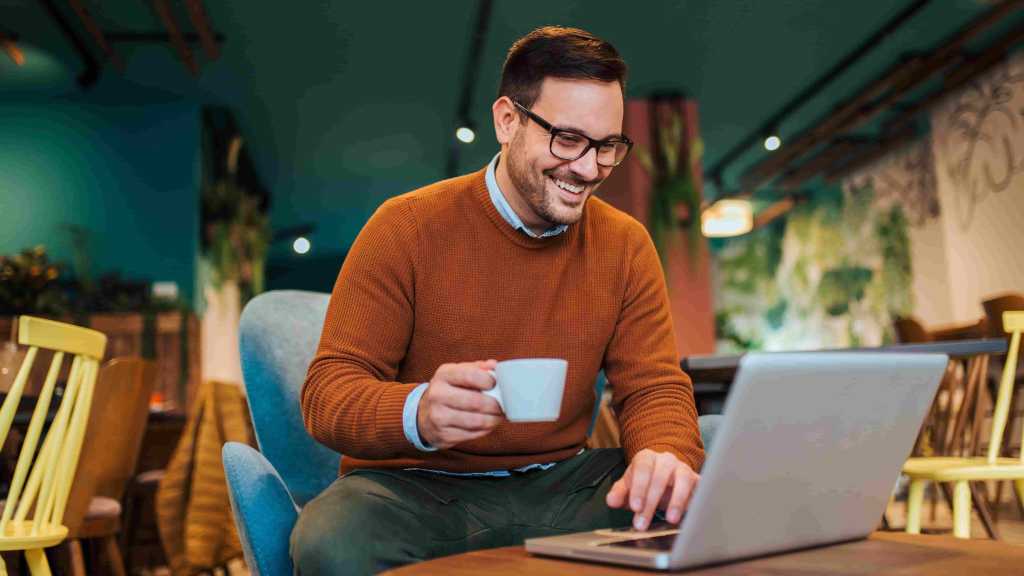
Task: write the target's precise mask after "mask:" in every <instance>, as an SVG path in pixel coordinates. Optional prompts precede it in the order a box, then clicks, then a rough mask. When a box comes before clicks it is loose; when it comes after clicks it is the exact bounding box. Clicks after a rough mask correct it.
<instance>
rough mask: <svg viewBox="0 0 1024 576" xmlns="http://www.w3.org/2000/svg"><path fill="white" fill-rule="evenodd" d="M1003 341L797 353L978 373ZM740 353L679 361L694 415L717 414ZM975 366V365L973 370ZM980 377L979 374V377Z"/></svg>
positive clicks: (1002, 346)
mask: <svg viewBox="0 0 1024 576" xmlns="http://www.w3.org/2000/svg"><path fill="white" fill-rule="evenodd" d="M1006 348H1007V344H1006V340H1005V339H1003V338H983V339H978V340H953V341H948V342H932V343H928V344H896V345H892V346H880V347H876V348H839V349H831V350H806V351H799V352H801V353H815V352H902V353H917V354H929V353H930V354H947V355H948V356H949V358H950V360H951V361H958V362H964V363H967V364H971V363H972V362H973V363H975V364H972V365H971V366H965V370H967V371H968V372H970V371H971V370H975V369H976V370H980V368H981V366H980V363H981V362H984V363H986V364H987V360H988V357H989V356H990V355H993V354H1005V353H1006ZM741 358H743V355H742V354H738V355H723V356H715V355H696V356H688V357H686V358H683V359H682V361H681V362H680V366H681V367H682V369H683V371H684V372H686V373H687V374H689V376H690V379H691V380H693V394H694V397H695V399H696V401H697V412H698V413H700V414H717V413H720V412H721V407H722V404H723V403H724V401H725V398H726V396H728V394H729V388H730V387H731V386H732V381H733V378H735V376H736V371H737V369H738V368H739V365H740V359H741ZM975 366H977V367H976V368H975ZM979 376H980V375H979Z"/></svg>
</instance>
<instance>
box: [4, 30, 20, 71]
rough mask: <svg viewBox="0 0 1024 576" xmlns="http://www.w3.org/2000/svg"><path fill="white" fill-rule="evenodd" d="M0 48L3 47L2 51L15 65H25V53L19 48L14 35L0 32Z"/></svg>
mask: <svg viewBox="0 0 1024 576" xmlns="http://www.w3.org/2000/svg"><path fill="white" fill-rule="evenodd" d="M0 48H3V49H4V52H6V53H7V55H8V56H9V57H10V58H11V60H12V61H13V62H14V63H15V64H16V65H18V66H24V65H25V54H24V53H23V52H22V51H21V48H18V43H17V41H16V39H15V38H14V36H9V35H7V34H4V33H3V32H0Z"/></svg>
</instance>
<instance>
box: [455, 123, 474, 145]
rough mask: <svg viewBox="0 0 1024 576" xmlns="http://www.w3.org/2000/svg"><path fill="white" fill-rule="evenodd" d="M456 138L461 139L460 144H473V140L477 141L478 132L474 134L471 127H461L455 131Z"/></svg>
mask: <svg viewBox="0 0 1024 576" xmlns="http://www.w3.org/2000/svg"><path fill="white" fill-rule="evenodd" d="M455 137H456V138H458V139H459V142H463V143H465V144H471V143H472V142H473V140H476V132H473V129H472V128H470V127H469V126H459V127H458V128H457V129H456V130H455Z"/></svg>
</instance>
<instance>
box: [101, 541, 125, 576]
mask: <svg viewBox="0 0 1024 576" xmlns="http://www.w3.org/2000/svg"><path fill="white" fill-rule="evenodd" d="M103 544H104V546H105V547H106V552H107V562H109V563H110V571H111V572H112V573H113V574H114V576H125V572H124V560H122V559H121V548H120V546H118V544H117V538H115V537H113V536H107V537H106V538H104V539H103Z"/></svg>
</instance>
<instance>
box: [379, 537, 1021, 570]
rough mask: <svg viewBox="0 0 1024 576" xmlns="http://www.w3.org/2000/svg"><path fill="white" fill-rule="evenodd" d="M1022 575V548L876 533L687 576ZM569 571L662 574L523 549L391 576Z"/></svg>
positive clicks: (472, 555)
mask: <svg viewBox="0 0 1024 576" xmlns="http://www.w3.org/2000/svg"><path fill="white" fill-rule="evenodd" d="M1022 572H1024V547H1022V546H1013V545H1010V544H1003V543H999V542H993V541H991V540H960V539H956V538H951V537H946V536H913V535H909V534H902V533H895V532H876V533H875V534H872V535H871V537H870V538H868V539H867V540H861V541H858V542H850V543H846V544H836V545H833V546H825V547H821V548H814V549H810V550H803V551H798V552H791V553H788V554H779V555H775V556H769V557H765V558H757V559H754V560H748V561H745V562H736V563H732V564H724V565H720V566H713V567H710V568H704V569H698V570H692V571H687V572H685V574H687V576H689V575H693V576H711V575H716V576H718V575H734V576H740V575H753V574H802V575H810V574H846V575H853V574H858V575H859V574H864V575H867V574H872V575H873V574H892V575H896V574H899V575H900V576H914V575H917V574H921V575H925V574H927V575H929V576H934V575H944V574H948V575H958V576H959V575H962V574H1015V573H1016V574H1019V573H1022ZM571 573H585V574H596V575H609V576H610V575H618V576H621V575H625V574H644V575H647V576H650V575H652V574H658V573H659V572H656V571H652V570H642V569H633V568H622V567H618V566H609V565H606V564H591V563H583V562H575V561H571V560H558V559H553V558H544V557H540V556H531V555H529V554H527V553H526V550H525V549H524V548H523V547H521V546H514V547H507V548H492V549H489V550H477V551H475V552H467V553H465V554H458V555H455V556H447V557H445V558H438V559H436V560H430V561H427V562H420V563H418V564H412V565H410V566H404V567H402V568H399V569H396V570H393V571H391V572H388V574H395V575H410V576H412V575H433V574H444V575H446V576H460V575H467V576H468V575H474V576H475V575H477V574H487V575H488V576H506V575H508V576H522V575H523V574H530V575H537V576H546V575H551V576H554V575H559V576H560V575H562V574H571Z"/></svg>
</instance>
